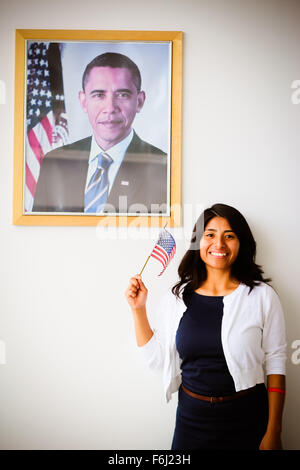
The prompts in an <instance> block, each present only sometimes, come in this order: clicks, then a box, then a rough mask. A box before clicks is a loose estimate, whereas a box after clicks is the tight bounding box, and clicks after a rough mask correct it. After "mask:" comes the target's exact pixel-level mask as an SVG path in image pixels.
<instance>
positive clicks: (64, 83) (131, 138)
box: [23, 40, 172, 217]
mask: <svg viewBox="0 0 300 470" xmlns="http://www.w3.org/2000/svg"><path fill="white" fill-rule="evenodd" d="M26 51H27V52H26V54H27V56H26V66H25V69H26V72H27V84H26V87H25V88H26V90H25V102H26V106H25V132H24V136H25V138H24V140H25V142H24V155H25V158H24V185H23V212H24V214H44V213H45V214H51V213H63V214H74V213H77V214H80V215H82V216H84V217H85V216H89V215H112V214H116V215H169V213H170V141H171V138H170V135H171V70H172V63H171V60H172V43H171V42H168V41H165V42H155V41H153V42H150V41H149V42H142V41H130V42H129V41H128V42H126V41H84V42H77V41H60V42H54V41H52V42H46V41H44V42H43V41H39V42H37V41H31V40H27V41H26Z"/></svg>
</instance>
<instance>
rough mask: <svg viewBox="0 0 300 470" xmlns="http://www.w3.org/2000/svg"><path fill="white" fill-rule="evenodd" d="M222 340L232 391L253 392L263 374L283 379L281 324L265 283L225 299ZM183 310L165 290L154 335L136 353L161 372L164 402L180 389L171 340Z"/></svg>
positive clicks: (274, 299)
mask: <svg viewBox="0 0 300 470" xmlns="http://www.w3.org/2000/svg"><path fill="white" fill-rule="evenodd" d="M223 303H224V310H223V318H222V327H221V340H222V346H223V350H224V355H225V359H226V362H227V366H228V369H229V372H230V374H231V376H232V378H233V381H234V384H235V389H236V391H237V392H238V391H239V390H243V389H247V388H250V387H253V386H254V385H256V384H259V383H263V382H264V371H265V373H266V375H270V374H282V375H285V363H286V338H285V320H284V314H283V311H282V307H281V304H280V300H279V298H278V295H277V294H276V292H275V291H274V289H273V288H272V287H270V286H269V285H267V284H265V283H263V282H262V283H260V285H258V286H255V287H254V288H253V290H252V291H251V293H250V294H249V287H248V286H246V285H245V284H240V285H239V286H238V287H237V289H235V290H234V291H233V292H232V293H231V294H229V295H225V296H224V298H223ZM185 310H186V305H185V304H184V302H183V300H182V299H178V298H177V297H175V295H174V294H173V293H172V292H171V291H169V292H168V293H167V294H166V295H165V296H164V297H163V299H162V301H161V302H160V304H159V307H158V311H157V317H156V324H153V325H151V327H152V329H153V332H154V335H153V336H152V338H151V339H150V340H149V341H148V343H147V344H145V345H144V346H141V347H139V350H140V351H141V353H142V354H143V355H144V357H145V359H146V361H147V363H148V365H149V366H150V367H151V368H155V369H158V368H162V370H163V383H164V393H165V398H166V400H167V402H168V401H169V400H170V399H171V396H172V393H174V392H176V391H177V390H178V388H179V386H180V384H181V369H180V364H181V360H180V358H179V354H178V351H177V349H176V344H175V339H176V338H175V337H176V332H177V328H178V325H179V322H180V319H181V317H182V315H183V313H184V312H185Z"/></svg>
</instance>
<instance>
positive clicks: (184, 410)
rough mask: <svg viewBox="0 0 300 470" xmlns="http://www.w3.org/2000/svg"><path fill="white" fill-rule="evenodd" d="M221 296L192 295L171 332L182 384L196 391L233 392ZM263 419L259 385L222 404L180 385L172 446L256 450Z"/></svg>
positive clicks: (264, 424) (264, 393) (265, 406)
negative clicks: (173, 337)
mask: <svg viewBox="0 0 300 470" xmlns="http://www.w3.org/2000/svg"><path fill="white" fill-rule="evenodd" d="M223 307H224V304H223V297H215V296H205V295H200V294H197V293H196V292H195V293H194V294H193V295H192V297H191V299H190V302H189V306H188V308H187V310H186V312H185V313H184V315H183V317H182V318H181V321H180V323H179V326H178V330H177V334H176V347H177V350H178V353H179V356H180V358H181V359H182V364H181V369H182V383H183V385H184V386H185V387H186V388H187V389H188V390H190V391H192V392H194V393H198V394H199V395H208V396H226V395H232V394H234V393H235V387H234V381H233V379H232V376H231V375H230V373H229V370H228V367H227V363H226V359H225V356H224V352H223V347H222V342H221V325H222V316H223ZM267 422H268V397H267V391H266V388H265V385H264V384H259V385H257V386H256V387H255V389H254V391H253V392H252V393H250V394H248V395H245V396H242V397H239V398H238V399H235V400H230V401H226V402H223V403H213V404H211V403H210V402H206V401H202V400H198V399H197V398H193V397H191V396H190V395H187V394H186V392H184V390H183V389H182V388H180V389H179V396H178V407H177V413H176V425H175V432H174V437H173V443H172V449H173V450H186V449H201V450H212V449H213V450H218V449H220V450H226V449H228V450H229V449H230V450H233V449H237V450H243V449H245V450H246V449H253V450H255V449H256V450H257V449H258V448H259V444H260V442H261V440H262V438H263V435H264V434H265V431H266V427H267Z"/></svg>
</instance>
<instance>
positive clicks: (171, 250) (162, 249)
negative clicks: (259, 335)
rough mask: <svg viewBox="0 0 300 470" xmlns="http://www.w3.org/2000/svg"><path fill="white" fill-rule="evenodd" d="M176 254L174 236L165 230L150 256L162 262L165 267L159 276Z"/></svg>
mask: <svg viewBox="0 0 300 470" xmlns="http://www.w3.org/2000/svg"><path fill="white" fill-rule="evenodd" d="M175 252H176V242H175V240H174V238H173V236H172V235H171V234H170V233H169V232H168V231H167V230H165V229H163V230H162V232H161V233H160V235H159V238H158V241H157V243H156V245H155V247H154V248H153V250H152V253H151V255H150V256H152V257H153V258H155V259H157V260H158V261H160V262H161V264H162V265H163V270H162V271H161V273H160V274H159V276H161V275H162V273H163V272H164V271H165V269H166V267H167V266H168V264H169V263H170V261H171V259H172V258H173V256H174V255H175Z"/></svg>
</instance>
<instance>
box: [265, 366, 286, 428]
mask: <svg viewBox="0 0 300 470" xmlns="http://www.w3.org/2000/svg"><path fill="white" fill-rule="evenodd" d="M267 383H268V389H270V388H275V389H279V390H282V391H285V376H284V375H279V374H271V375H268V382H267ZM268 399H269V421H268V428H267V432H274V433H279V434H280V433H281V429H282V415H283V407H284V399H285V394H284V393H281V392H278V391H273V392H272V391H268Z"/></svg>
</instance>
